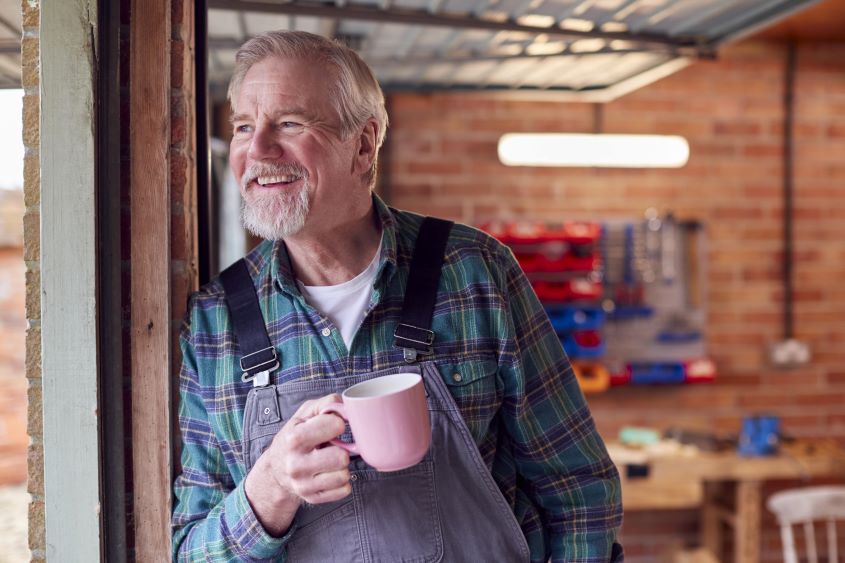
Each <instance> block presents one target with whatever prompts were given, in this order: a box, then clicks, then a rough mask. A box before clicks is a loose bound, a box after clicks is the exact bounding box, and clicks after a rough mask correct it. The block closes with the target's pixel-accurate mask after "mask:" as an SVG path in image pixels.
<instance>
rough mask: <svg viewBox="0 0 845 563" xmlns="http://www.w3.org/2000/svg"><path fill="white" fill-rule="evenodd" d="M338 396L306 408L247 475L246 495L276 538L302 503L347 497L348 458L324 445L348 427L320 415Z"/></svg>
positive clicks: (331, 416)
mask: <svg viewBox="0 0 845 563" xmlns="http://www.w3.org/2000/svg"><path fill="white" fill-rule="evenodd" d="M339 402H340V396H339V395H337V394H333V395H326V396H325V397H321V398H319V399H316V400H313V401H306V402H304V403H302V405H301V406H300V407H299V409H298V410H297V411H296V413H295V414H294V415H293V416H292V417H291V419H290V420H288V421H287V422H286V423H285V425H284V426H283V427H282V429H281V430H279V432H278V434H276V436H275V437H274V438H273V442H272V443H271V444H270V447H269V448H267V450H266V451H265V452H264V453H263V454H261V457H259V458H258V461H257V462H256V463H255V467H253V468H252V471H250V472H249V474H248V475H247V476H246V482H245V483H244V490H245V492H246V496H247V499H249V502H250V505H252V509H253V511H255V514H256V516H258V520H259V522H261V525H262V526H264V529H265V530H267V532H268V533H270V534H271V535H273V536H277V537H278V536H281V535H283V534H284V532H285V531H286V530H287V529H288V528H289V527H290V524H291V522H293V517H294V516H295V515H296V511H297V509H298V508H299V506H300V504H301V503H302V502H303V501H305V502H309V503H311V504H320V503H324V502H332V501H337V500H340V499H342V498H345V497H347V496H349V494H350V493H351V492H352V485H350V484H349V454H348V453H347V452H346V450H344V449H342V448H339V447H337V446H326V447H320V446H322V445H324V444H325V443H326V442H328V441H329V440H331V439H332V438H337V437H338V436H340V435H341V434H342V433H343V430H344V428H345V425H344V422H343V419H342V418H340V417H339V416H337V415H334V414H331V413H329V414H320V411H321V410H322V409H323V408H325V407H326V406H327V405H330V404H332V403H339Z"/></svg>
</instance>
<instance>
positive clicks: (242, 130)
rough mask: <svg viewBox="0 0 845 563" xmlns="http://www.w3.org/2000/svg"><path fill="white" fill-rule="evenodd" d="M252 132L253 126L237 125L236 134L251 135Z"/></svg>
mask: <svg viewBox="0 0 845 563" xmlns="http://www.w3.org/2000/svg"><path fill="white" fill-rule="evenodd" d="M250 131H252V126H251V125H235V133H249V132H250Z"/></svg>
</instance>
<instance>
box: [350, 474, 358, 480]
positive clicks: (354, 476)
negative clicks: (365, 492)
mask: <svg viewBox="0 0 845 563" xmlns="http://www.w3.org/2000/svg"><path fill="white" fill-rule="evenodd" d="M349 480H350V481H357V480H358V476H357V475H354V474H353V475H352V476H351V477H349Z"/></svg>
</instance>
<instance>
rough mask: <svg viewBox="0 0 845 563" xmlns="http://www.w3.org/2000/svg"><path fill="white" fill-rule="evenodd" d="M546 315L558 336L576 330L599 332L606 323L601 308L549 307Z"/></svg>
mask: <svg viewBox="0 0 845 563" xmlns="http://www.w3.org/2000/svg"><path fill="white" fill-rule="evenodd" d="M546 314H547V315H549V321H551V323H552V327H553V328H554V329H555V332H557V333H558V334H565V333H568V332H572V331H575V330H599V329H601V328H602V327H603V326H604V321H605V314H604V311H603V310H602V309H601V307H589V306H587V307H547V308H546Z"/></svg>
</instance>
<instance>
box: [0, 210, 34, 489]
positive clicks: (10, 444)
mask: <svg viewBox="0 0 845 563" xmlns="http://www.w3.org/2000/svg"><path fill="white" fill-rule="evenodd" d="M21 200H23V196H22V195H21ZM24 269H25V266H24V261H23V248H10V247H0V486H2V485H17V484H20V483H24V482H25V481H26V450H27V446H28V445H29V438H28V437H27V435H26V405H27V400H26V377H25V375H24V340H25V338H24V337H25V333H26V317H25V315H24V294H25V292H24Z"/></svg>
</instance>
